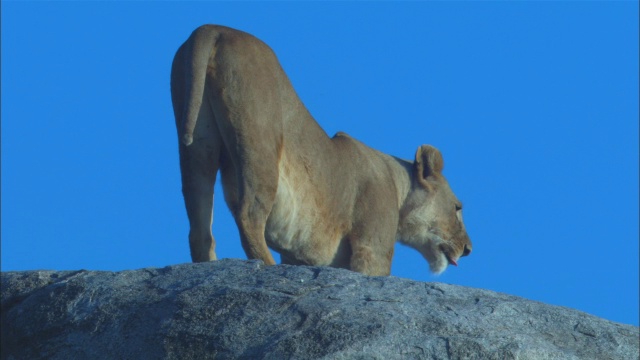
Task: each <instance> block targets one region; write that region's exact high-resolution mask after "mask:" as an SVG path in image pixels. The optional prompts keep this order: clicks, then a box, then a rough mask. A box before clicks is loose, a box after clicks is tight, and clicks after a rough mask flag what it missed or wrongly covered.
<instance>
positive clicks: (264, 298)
mask: <svg viewBox="0 0 640 360" xmlns="http://www.w3.org/2000/svg"><path fill="white" fill-rule="evenodd" d="M638 336H639V329H638V328H637V327H634V326H631V325H622V324H618V323H614V322H611V321H607V320H604V319H600V318H597V317H594V316H591V315H588V314H585V313H582V312H579V311H576V310H572V309H567V308H562V307H557V306H550V305H545V304H542V303H538V302H534V301H529V300H526V299H522V298H518V297H515V296H510V295H505V294H499V293H495V292H492V291H487V290H479V289H472V288H465V287H460V286H453V285H445V284H441V283H423V282H416V281H410V280H406V279H400V278H395V277H367V276H363V275H360V274H357V273H354V272H350V271H347V270H340V269H332V268H314V267H303V266H285V265H279V266H272V267H266V266H264V265H263V264H262V263H261V262H257V261H240V260H220V261H216V262H211V263H200V264H184V265H176V266H169V267H165V268H162V269H156V268H150V269H142V270H135V271H122V272H101V271H26V272H5V273H2V350H1V357H2V359H65V360H66V359H213V358H216V359H236V358H242V359H262V358H265V359H536V360H539V359H598V360H602V359H638V351H639V350H638V348H639V346H640V345H639V340H638Z"/></svg>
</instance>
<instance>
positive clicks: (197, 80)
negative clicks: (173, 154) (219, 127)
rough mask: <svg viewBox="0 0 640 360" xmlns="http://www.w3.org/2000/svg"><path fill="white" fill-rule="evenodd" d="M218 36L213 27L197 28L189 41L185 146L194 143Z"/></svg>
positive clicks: (184, 124) (186, 72) (186, 67)
mask: <svg viewBox="0 0 640 360" xmlns="http://www.w3.org/2000/svg"><path fill="white" fill-rule="evenodd" d="M218 36H219V32H218V31H217V30H216V29H215V28H214V27H213V26H207V25H204V26H201V27H199V28H197V29H196V30H195V31H194V32H193V33H192V34H191V37H190V38H189V40H188V41H187V48H186V49H185V50H186V54H185V55H186V57H185V64H184V69H185V73H184V77H185V83H186V91H187V93H186V94H185V96H186V100H187V101H186V104H185V105H186V106H185V107H184V112H183V115H182V129H181V130H182V136H181V140H182V143H183V144H185V145H191V143H192V142H193V131H194V129H195V127H196V122H197V120H198V113H199V112H200V106H201V105H202V96H203V94H204V86H205V80H206V77H207V66H208V64H209V59H210V57H211V56H212V55H213V54H212V52H213V51H214V48H215V44H216V41H217V39H218Z"/></svg>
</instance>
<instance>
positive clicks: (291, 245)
mask: <svg viewBox="0 0 640 360" xmlns="http://www.w3.org/2000/svg"><path fill="white" fill-rule="evenodd" d="M280 170H281V171H280V176H279V181H278V190H277V193H276V198H275V203H274V205H273V208H272V210H271V213H270V214H269V218H268V219H267V226H266V229H265V238H266V240H267V244H268V245H269V246H270V247H271V248H272V249H274V250H276V251H278V252H280V253H281V254H283V255H286V256H287V257H289V258H292V259H295V260H297V261H300V262H302V263H305V264H310V265H332V264H335V263H336V261H338V260H340V259H336V252H337V251H338V247H339V244H340V241H341V240H342V236H343V235H342V234H341V233H340V231H338V230H337V229H338V228H339V226H337V224H331V220H330V216H327V215H328V214H327V209H323V208H322V203H321V199H322V198H323V197H322V194H318V193H317V190H316V189H313V186H312V185H311V184H310V182H308V181H306V179H305V178H301V177H297V176H295V174H292V173H290V172H287V171H286V170H287V169H283V168H282V166H281V169H280ZM340 262H342V261H341V260H340Z"/></svg>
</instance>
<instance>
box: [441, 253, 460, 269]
mask: <svg viewBox="0 0 640 360" xmlns="http://www.w3.org/2000/svg"><path fill="white" fill-rule="evenodd" d="M444 256H446V257H447V261H449V264H451V265H453V266H458V263H457V262H456V261H455V260H454V259H453V258H452V257H451V255H449V254H447V253H446V252H445V253H444Z"/></svg>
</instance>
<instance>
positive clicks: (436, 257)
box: [171, 25, 471, 275]
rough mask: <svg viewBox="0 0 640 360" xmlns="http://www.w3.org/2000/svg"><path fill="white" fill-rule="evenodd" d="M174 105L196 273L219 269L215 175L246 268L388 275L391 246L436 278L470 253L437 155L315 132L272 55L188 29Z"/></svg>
mask: <svg viewBox="0 0 640 360" xmlns="http://www.w3.org/2000/svg"><path fill="white" fill-rule="evenodd" d="M171 97H172V101H173V109H174V113H175V118H176V126H177V130H178V137H179V139H180V145H179V147H180V168H181V172H182V193H183V195H184V201H185V205H186V208H187V215H188V217H189V223H190V232H189V245H190V248H191V259H192V260H193V261H194V262H200V261H209V260H215V259H216V255H215V251H214V248H215V241H214V239H213V236H212V234H211V225H212V221H213V211H212V210H213V189H214V186H213V185H214V183H215V181H216V175H217V173H218V170H220V174H221V175H222V185H223V188H224V196H225V200H226V202H227V205H228V206H229V209H230V210H231V213H232V214H233V216H234V218H235V221H236V224H237V226H238V229H239V231H240V238H241V240H242V246H243V248H244V251H245V253H246V254H247V257H249V258H250V259H260V260H262V261H264V263H265V264H268V265H272V264H275V261H274V259H273V257H272V255H271V253H270V251H269V248H271V249H273V250H275V251H277V252H278V253H280V254H281V256H282V262H283V263H286V264H307V265H329V266H334V267H342V268H347V269H351V270H354V271H358V272H361V273H364V274H368V275H389V273H390V271H391V258H392V256H393V249H394V243H395V241H396V239H398V240H399V241H400V242H401V243H403V244H406V245H409V246H411V247H413V248H415V249H417V250H418V251H419V252H420V253H421V254H422V255H423V256H424V257H425V258H426V259H427V260H428V262H429V266H430V269H431V271H432V272H434V273H441V272H442V271H444V269H445V268H446V267H447V264H452V265H457V261H458V259H459V258H460V257H461V256H465V255H468V254H469V253H470V252H471V241H470V240H469V237H468V236H467V233H466V230H465V227H464V224H463V222H462V205H461V203H460V201H458V199H457V198H456V197H455V195H454V194H453V192H452V191H451V189H450V188H449V184H448V183H447V181H446V180H445V178H444V177H443V176H442V173H441V172H442V168H443V160H442V155H441V154H440V152H439V151H438V150H437V149H436V148H434V147H432V146H429V145H422V146H420V147H419V148H418V150H417V152H416V155H415V161H414V162H409V161H405V160H401V159H398V158H395V157H392V156H389V155H386V154H383V153H381V152H379V151H376V150H374V149H372V148H369V147H367V146H366V145H364V144H363V143H361V142H359V141H357V140H355V139H353V138H351V137H349V136H348V135H346V134H344V133H338V134H336V135H335V136H334V137H333V138H329V137H328V136H327V134H326V133H325V132H324V131H323V130H322V128H320V126H319V125H318V123H316V121H315V120H314V119H313V117H312V116H311V115H310V114H309V112H308V111H307V109H306V108H305V106H304V105H303V104H302V102H301V101H300V99H299V98H298V96H297V95H296V92H295V91H294V89H293V87H292V86H291V83H290V82H289V79H288V78H287V75H286V74H285V73H284V71H283V70H282V68H281V66H280V64H279V62H278V60H277V58H276V56H275V55H274V53H273V51H272V50H271V49H270V48H269V47H268V46H267V45H266V44H264V43H263V42H262V41H260V40H258V39H257V38H255V37H253V36H252V35H249V34H247V33H244V32H241V31H238V30H234V29H230V28H227V27H223V26H215V25H204V26H201V27H199V28H198V29H196V30H195V31H194V32H193V33H192V34H191V36H190V37H189V39H188V40H187V41H186V42H185V43H184V44H183V45H182V46H181V47H180V48H179V49H178V51H177V53H176V55H175V57H174V60H173V66H172V69H171Z"/></svg>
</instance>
